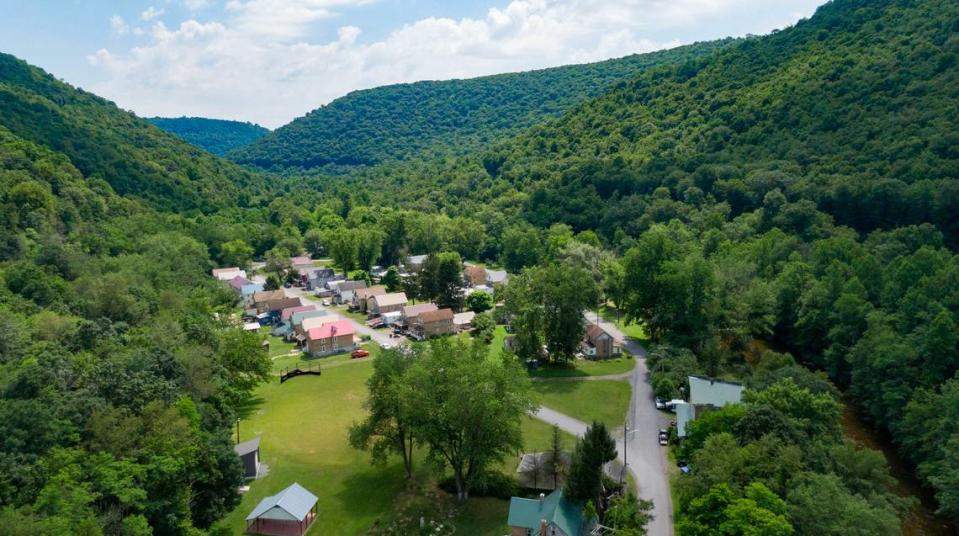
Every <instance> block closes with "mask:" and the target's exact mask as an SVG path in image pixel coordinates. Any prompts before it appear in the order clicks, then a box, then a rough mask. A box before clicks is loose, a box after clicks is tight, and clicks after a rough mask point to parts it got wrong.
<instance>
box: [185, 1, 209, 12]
mask: <svg viewBox="0 0 959 536" xmlns="http://www.w3.org/2000/svg"><path fill="white" fill-rule="evenodd" d="M183 5H184V6H186V8H187V9H189V10H190V11H199V10H201V9H205V8H206V7H208V6H209V5H210V0H184V1H183Z"/></svg>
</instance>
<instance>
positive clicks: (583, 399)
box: [533, 380, 631, 429]
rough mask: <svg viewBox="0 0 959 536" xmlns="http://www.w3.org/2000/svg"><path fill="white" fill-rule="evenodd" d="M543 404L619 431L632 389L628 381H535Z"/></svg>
mask: <svg viewBox="0 0 959 536" xmlns="http://www.w3.org/2000/svg"><path fill="white" fill-rule="evenodd" d="M533 389H534V391H535V392H536V395H537V398H538V400H539V402H540V403H541V404H542V405H544V406H546V407H548V408H550V409H554V410H556V411H559V412H560V413H565V414H566V415H569V416H571V417H575V418H577V419H579V420H581V421H584V422H586V423H589V422H592V421H594V420H597V421H600V422H602V423H605V424H606V426H607V427H608V428H611V429H616V428H618V427H620V426H622V425H623V421H624V420H625V419H626V411H627V410H628V408H629V397H630V394H631V389H630V387H629V384H628V383H626V382H625V381H607V380H598V381H563V380H552V381H551V380H545V381H537V382H533Z"/></svg>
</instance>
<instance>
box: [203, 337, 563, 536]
mask: <svg viewBox="0 0 959 536" xmlns="http://www.w3.org/2000/svg"><path fill="white" fill-rule="evenodd" d="M320 359H321V360H322V363H323V365H324V366H325V367H324V369H323V375H322V376H303V377H299V378H294V379H292V380H290V381H288V382H286V383H284V384H280V383H279V381H278V380H276V381H272V382H269V383H267V384H264V385H262V386H261V387H260V388H259V389H258V390H257V391H256V396H255V397H254V400H253V402H252V404H251V406H250V408H249V410H248V412H247V414H246V416H245V417H244V419H243V420H242V421H241V422H240V439H241V440H243V441H245V440H247V439H250V438H252V437H255V436H261V438H262V439H261V444H260V453H261V456H262V461H263V463H265V464H267V465H268V466H269V474H268V475H267V476H266V477H264V478H262V479H260V480H256V481H254V482H252V484H251V487H250V491H249V492H247V493H246V494H245V495H244V496H243V499H242V502H241V503H240V505H239V506H238V507H237V508H236V509H235V510H234V511H233V512H231V513H230V514H229V515H228V516H227V517H226V518H225V519H224V520H223V521H221V522H220V525H222V526H224V527H227V528H228V530H229V531H230V533H232V534H242V532H243V529H244V527H245V524H244V518H245V517H246V515H247V514H248V513H249V512H250V511H251V510H252V509H253V507H254V506H255V505H256V504H257V503H258V502H259V501H260V499H262V498H263V497H265V496H267V495H272V494H274V493H276V492H278V491H279V490H281V489H283V488H285V487H286V486H288V485H290V484H291V483H292V482H299V483H300V484H301V485H303V486H304V487H306V488H307V489H309V490H310V491H312V492H313V493H314V494H316V495H317V497H319V502H318V505H317V506H318V509H319V512H320V515H319V518H318V520H317V521H316V528H313V529H311V531H310V534H317V535H319V534H324V535H326V534H334V535H335V534H361V533H364V532H366V531H367V530H368V528H369V527H370V526H371V525H372V524H373V523H374V522H377V521H380V522H383V523H386V522H388V521H390V520H392V519H395V518H396V516H397V515H400V514H399V512H398V511H397V508H398V507H399V506H398V505H400V504H402V503H404V502H406V503H409V502H418V503H427V504H429V505H430V507H431V510H429V511H431V512H433V513H434V514H435V513H436V512H437V511H439V512H445V510H442V508H441V507H440V506H437V504H442V505H443V506H444V507H445V506H446V505H451V504H452V505H453V506H455V511H456V512H457V515H456V518H455V519H454V520H453V522H454V524H455V525H456V527H457V533H458V534H471V535H472V534H476V535H481V536H482V535H489V536H499V535H502V534H505V533H506V532H505V531H506V530H507V527H506V524H505V520H506V514H507V511H508V508H509V503H508V501H504V500H498V499H491V498H481V497H476V498H472V499H470V500H469V501H468V502H467V503H466V504H465V505H455V504H454V503H453V502H452V501H451V500H449V499H448V498H446V497H445V494H443V499H442V500H440V501H434V500H433V499H432V497H433V495H428V494H426V493H424V491H423V490H427V491H429V490H434V491H433V493H437V492H435V487H434V486H433V484H432V482H433V475H432V473H431V472H430V471H429V469H428V468H427V466H426V464H425V463H424V461H425V460H424V454H423V453H422V452H420V453H418V454H417V456H416V457H415V459H414V464H415V465H416V466H417V468H418V470H417V478H416V483H415V484H414V485H412V486H410V485H408V483H407V482H406V480H405V478H404V474H403V468H402V464H401V462H400V461H399V459H398V458H395V457H394V458H391V460H390V463H388V464H387V465H386V466H382V467H379V466H372V465H371V464H370V459H369V454H368V453H366V452H361V451H357V450H354V449H352V448H350V447H349V445H348V444H347V442H346V432H347V429H348V427H349V425H350V424H351V423H353V422H354V421H356V420H359V419H362V418H363V416H364V415H365V411H364V409H363V407H362V405H363V402H364V401H365V399H366V385H365V382H366V379H367V378H369V376H370V374H371V372H372V366H371V362H372V360H371V359H369V358H367V359H364V360H363V361H362V362H352V363H349V364H346V363H347V362H348V361H349V359H348V356H333V357H327V358H320ZM327 364H329V366H326V365H327ZM522 428H523V434H524V449H523V450H527V451H533V450H536V451H542V450H546V449H548V448H549V445H550V442H551V434H552V427H551V426H549V425H547V424H545V423H542V422H540V421H538V420H535V419H533V418H532V417H525V416H524V417H523V420H522ZM562 435H563V447H564V449H567V450H571V449H572V447H573V444H574V440H573V438H572V436H570V435H569V434H567V433H565V432H564V433H563V434H562ZM516 461H517V460H516V458H513V457H512V456H511V457H508V458H507V459H506V460H504V461H503V463H502V464H500V467H501V468H502V470H503V471H507V472H510V473H512V472H513V471H515V470H516ZM439 493H441V492H439ZM431 501H432V502H431ZM443 517H444V518H445V515H444V516H443Z"/></svg>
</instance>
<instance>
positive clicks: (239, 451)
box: [233, 436, 260, 456]
mask: <svg viewBox="0 0 959 536" xmlns="http://www.w3.org/2000/svg"><path fill="white" fill-rule="evenodd" d="M257 450H260V436H256V437H254V438H253V439H251V440H249V441H244V442H242V443H238V444H237V445H236V446H235V447H233V452H235V453H236V455H237V456H245V455H247V454H249V453H251V452H254V451H257Z"/></svg>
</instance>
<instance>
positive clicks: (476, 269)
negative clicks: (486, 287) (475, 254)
mask: <svg viewBox="0 0 959 536" xmlns="http://www.w3.org/2000/svg"><path fill="white" fill-rule="evenodd" d="M463 272H464V273H465V274H466V277H467V279H469V281H470V283H472V284H474V285H481V284H483V283H485V282H486V268H483V267H482V266H478V265H476V264H471V265H469V266H467V267H466V268H464V269H463Z"/></svg>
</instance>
